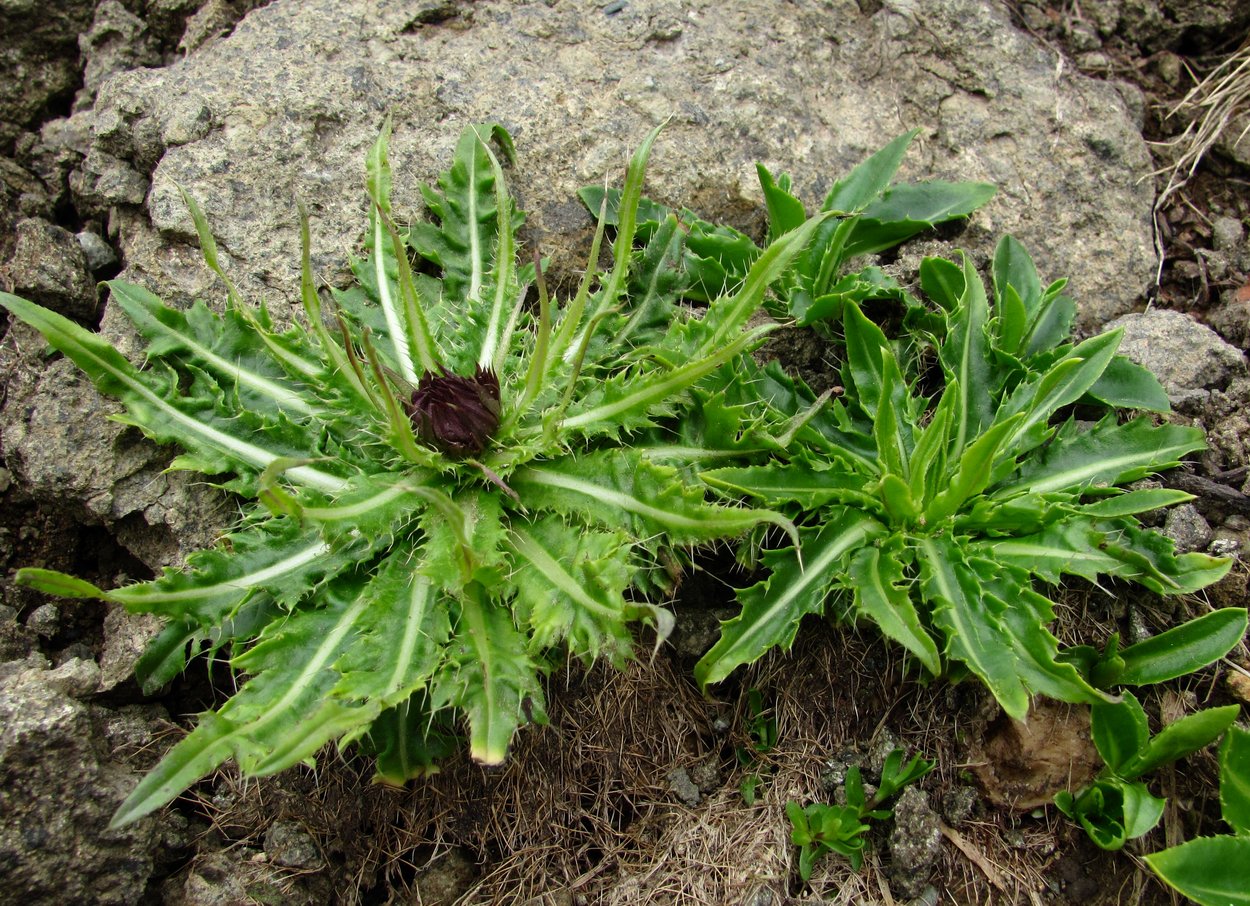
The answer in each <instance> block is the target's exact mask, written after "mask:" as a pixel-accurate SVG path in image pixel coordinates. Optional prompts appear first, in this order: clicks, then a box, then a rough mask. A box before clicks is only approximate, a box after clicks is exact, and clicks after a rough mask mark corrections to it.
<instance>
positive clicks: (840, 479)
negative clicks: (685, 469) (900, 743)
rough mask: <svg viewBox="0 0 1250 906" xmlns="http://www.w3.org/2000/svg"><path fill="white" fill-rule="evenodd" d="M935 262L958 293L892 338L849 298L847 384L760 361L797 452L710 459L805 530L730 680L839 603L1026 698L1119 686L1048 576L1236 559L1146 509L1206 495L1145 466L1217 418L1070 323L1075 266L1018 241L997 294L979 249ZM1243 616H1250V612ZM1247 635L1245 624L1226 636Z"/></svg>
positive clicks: (718, 675) (1191, 579)
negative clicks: (1150, 482)
mask: <svg viewBox="0 0 1250 906" xmlns="http://www.w3.org/2000/svg"><path fill="white" fill-rule="evenodd" d="M921 274H922V286H923V288H924V289H925V290H926V291H927V294H928V295H929V296H930V298H931V299H933V300H934V301H936V302H937V310H936V311H935V312H933V313H932V316H931V317H929V318H927V319H913V321H914V323H916V324H925V325H928V326H929V328H931V329H929V330H927V331H926V332H923V333H921V332H919V329H917V332H914V333H913V334H912V335H910V336H905V337H904V338H903V339H902V340H899V341H896V342H891V341H890V340H889V339H887V337H886V336H885V334H884V333H883V331H882V330H881V328H880V327H878V326H877V324H875V323H874V322H873V321H872V320H870V319H869V318H868V317H867V316H866V315H865V314H864V312H863V311H862V310H861V308H860V306H859V305H858V304H856V302H855V300H853V299H850V298H847V299H844V300H843V301H842V304H841V305H840V306H839V308H840V310H839V311H838V312H837V313H836V315H837V316H838V317H840V320H841V323H842V325H843V332H844V337H845V362H844V365H843V367H842V372H841V380H842V385H843V386H842V387H841V388H839V389H838V393H840V396H838V397H837V398H834V395H835V394H834V391H830V392H827V393H825V394H823V395H821V396H820V397H817V396H816V395H815V394H813V393H812V392H811V391H810V390H808V389H807V388H806V387H805V386H804V385H803V384H802V383H801V382H798V381H793V380H790V379H787V378H786V377H785V376H784V375H782V374H780V373H779V372H778V371H776V370H775V369H760V370H759V371H758V373H757V374H755V375H754V376H753V377H752V378H751V380H753V382H754V385H755V386H756V387H757V388H758V391H759V393H760V394H761V395H762V396H763V397H764V398H766V399H767V400H768V401H769V406H768V411H767V412H765V413H762V414H761V415H760V421H761V425H762V426H764V430H767V427H766V426H767V425H768V424H770V423H778V422H786V423H789V424H794V423H795V420H796V419H801V420H802V426H801V427H800V428H799V429H798V430H797V431H796V432H795V433H794V435H793V439H794V442H793V443H792V444H790V445H789V446H788V448H787V449H786V450H785V452H784V453H783V454H781V455H776V454H774V455H773V456H772V457H770V458H769V459H768V460H766V461H761V462H759V463H757V464H755V465H750V466H745V467H742V466H730V467H725V468H716V469H709V470H707V471H705V472H703V478H704V480H705V481H707V482H708V483H709V484H710V485H711V486H713V487H715V488H718V489H720V490H721V491H722V492H723V493H725V494H726V495H728V496H734V497H739V496H745V497H747V498H750V499H752V500H753V501H755V502H756V503H758V504H760V505H763V506H768V507H775V508H780V509H782V510H783V511H784V512H786V513H787V514H788V515H790V516H791V517H792V518H793V519H794V520H795V522H796V523H797V524H799V525H800V526H801V527H800V536H801V545H799V546H797V547H795V546H790V547H785V548H782V549H779V550H772V551H767V552H765V553H764V554H763V555H762V557H761V559H762V563H763V565H764V566H765V567H766V568H767V569H768V571H769V575H768V576H767V578H765V579H764V580H763V581H761V582H759V583H758V584H756V585H754V586H752V587H750V588H746V589H743V590H742V591H741V592H740V593H739V595H738V599H739V602H740V604H741V612H740V613H739V615H738V616H736V617H734V618H733V619H731V620H729V621H727V622H725V623H723V624H722V631H721V637H720V639H719V640H718V641H717V643H716V644H715V645H714V646H713V647H712V649H711V650H710V651H709V652H708V653H707V654H706V655H705V656H704V657H703V659H702V660H701V661H700V662H699V663H698V665H697V667H696V675H697V677H698V679H699V681H700V682H701V683H703V684H705V685H706V684H710V683H715V682H718V681H720V680H723V679H724V678H725V677H727V676H728V675H729V674H730V672H731V671H733V669H734V668H735V667H737V666H739V665H742V664H746V663H750V662H752V661H754V660H756V659H757V658H759V657H760V656H761V655H762V654H763V653H764V652H765V651H767V650H769V649H770V648H773V647H778V646H780V647H788V646H789V645H790V644H791V642H792V641H793V639H794V636H795V633H796V631H797V629H798V626H799V622H800V620H801V619H802V618H803V617H804V616H805V615H807V614H814V613H823V612H828V613H830V614H832V615H833V616H835V617H837V618H840V619H844V620H849V621H856V620H865V621H868V622H871V623H875V624H876V625H877V627H878V628H879V629H880V630H881V632H882V633H884V634H885V635H886V636H887V637H889V638H891V639H893V640H894V641H896V642H898V643H900V644H902V645H903V646H904V647H905V648H906V649H907V651H908V652H909V653H910V654H911V655H912V656H913V657H914V658H915V659H916V661H917V662H918V663H919V664H920V665H921V666H922V667H923V668H924V670H925V671H927V673H929V674H931V675H935V676H936V675H942V674H946V673H951V674H953V675H956V676H958V675H959V674H961V673H962V672H964V671H970V672H971V673H973V674H975V675H976V676H977V677H979V678H980V679H981V680H982V681H983V682H984V683H985V684H986V686H987V687H988V688H989V690H990V691H991V692H992V693H993V694H994V696H995V697H996V698H997V700H998V701H999V703H1000V704H1001V705H1002V707H1003V709H1004V710H1005V711H1006V712H1007V713H1008V714H1010V715H1011V716H1012V717H1017V718H1019V717H1023V716H1024V715H1025V713H1026V712H1027V710H1028V706H1029V699H1030V696H1031V695H1033V694H1044V695H1047V696H1050V697H1052V698H1056V699H1060V700H1064V701H1072V702H1090V703H1093V702H1098V701H1102V700H1106V699H1107V698H1108V696H1107V695H1106V693H1104V692H1102V691H1101V690H1100V689H1098V688H1096V687H1095V686H1094V685H1092V684H1091V683H1090V682H1088V681H1087V679H1086V678H1085V677H1084V676H1083V675H1082V673H1081V672H1080V670H1078V669H1077V667H1076V666H1075V665H1074V664H1072V663H1069V662H1067V661H1066V660H1065V659H1063V658H1061V657H1060V652H1059V649H1058V642H1057V640H1056V639H1055V637H1054V636H1053V635H1052V634H1051V632H1050V630H1049V626H1050V623H1051V622H1052V619H1053V607H1052V602H1051V601H1050V600H1049V599H1048V598H1047V597H1046V596H1045V595H1043V594H1042V593H1041V592H1040V591H1039V590H1038V588H1037V585H1038V581H1037V580H1040V581H1041V582H1044V583H1047V584H1052V585H1053V584H1057V583H1058V582H1059V581H1060V580H1061V578H1062V577H1063V576H1064V575H1074V576H1080V577H1082V578H1085V579H1088V580H1090V581H1097V580H1098V579H1099V578H1100V577H1103V576H1113V577H1116V578H1119V579H1125V580H1131V581H1134V582H1137V583H1138V584H1140V585H1143V586H1145V587H1146V588H1148V589H1150V590H1151V591H1153V592H1156V593H1160V594H1184V593H1191V592H1194V591H1197V590H1198V589H1200V588H1202V587H1204V586H1206V585H1207V584H1209V583H1211V582H1213V581H1215V580H1216V579H1218V578H1220V577H1221V576H1222V575H1224V573H1225V572H1226V571H1227V570H1228V568H1229V562H1228V561H1227V560H1220V559H1214V558H1211V557H1208V556H1206V555H1203V554H1199V553H1189V554H1183V555H1177V554H1176V552H1175V550H1174V548H1173V545H1172V543H1171V542H1170V541H1169V540H1168V539H1167V538H1165V537H1163V536H1162V535H1159V534H1158V533H1156V532H1153V531H1150V530H1147V529H1145V528H1143V527H1142V526H1141V525H1140V524H1139V522H1138V520H1137V516H1138V515H1139V514H1141V513H1144V512H1146V511H1150V510H1156V509H1159V508H1161V507H1166V506H1169V505H1172V504H1175V503H1178V502H1181V501H1183V500H1187V499H1190V496H1189V495H1188V494H1184V493H1182V492H1179V491H1174V490H1169V489H1166V488H1137V489H1132V488H1129V487H1126V485H1128V484H1129V483H1131V482H1134V481H1136V480H1137V479H1140V478H1143V477H1145V476H1147V475H1150V474H1152V473H1155V472H1158V471H1161V470H1164V469H1168V468H1171V467H1173V466H1176V465H1178V464H1179V463H1180V461H1181V460H1182V459H1183V457H1185V456H1186V455H1187V454H1189V453H1191V452H1193V451H1195V450H1199V449H1202V447H1203V437H1202V433H1201V431H1199V430H1198V429H1195V428H1190V427H1183V426H1179V425H1174V424H1168V423H1162V424H1156V422H1155V420H1154V419H1152V418H1151V417H1150V416H1149V415H1144V414H1142V415H1137V416H1136V417H1133V418H1127V419H1125V418H1121V417H1120V416H1119V414H1118V413H1117V408H1118V407H1125V408H1134V409H1139V410H1153V411H1156V412H1162V411H1165V410H1166V409H1167V398H1166V396H1165V395H1164V394H1163V392H1162V390H1161V389H1160V387H1159V385H1158V382H1157V381H1156V380H1155V379H1154V378H1153V376H1151V375H1150V374H1149V372H1147V371H1146V370H1145V369H1143V368H1140V367H1139V366H1137V365H1134V364H1133V363H1132V362H1129V361H1128V360H1127V359H1124V358H1123V357H1122V356H1119V355H1118V354H1117V348H1118V346H1119V342H1120V333H1119V332H1118V331H1114V332H1110V333H1104V334H1102V335H1099V336H1096V337H1092V338H1090V339H1088V340H1085V341H1084V342H1082V343H1079V344H1076V343H1073V342H1072V341H1071V340H1070V333H1071V321H1072V315H1073V313H1074V312H1075V305H1074V303H1072V301H1071V300H1070V299H1069V298H1067V297H1066V296H1064V295H1062V292H1061V290H1062V289H1063V284H1062V283H1055V284H1052V285H1051V286H1049V287H1046V288H1043V287H1042V284H1041V283H1040V281H1039V280H1038V277H1037V273H1036V270H1035V268H1034V266H1033V263H1032V261H1031V260H1030V259H1029V257H1028V255H1027V254H1026V253H1025V252H1024V250H1023V248H1022V247H1021V246H1020V245H1019V243H1017V242H1015V241H1014V240H1012V239H1005V240H1004V241H1003V242H1002V243H1001V244H1000V246H999V249H998V252H997V254H996V256H995V262H994V274H993V288H994V303H995V304H994V306H993V307H992V308H991V306H990V303H989V298H988V297H987V294H986V291H985V287H984V285H983V284H982V282H981V278H980V276H979V275H978V274H977V273H976V271H975V270H974V268H973V267H972V266H971V265H970V264H969V263H968V262H967V261H965V262H964V263H963V264H962V265H959V264H956V263H954V262H951V261H945V260H943V259H929V260H927V261H926V262H925V265H924V267H922V271H921ZM916 305H918V303H916ZM913 307H914V306H913ZM900 349H902V350H906V351H907V353H908V354H907V355H906V356H901V355H900V354H899V350H900ZM1232 616H1233V622H1240V624H1241V625H1242V627H1243V628H1244V625H1245V614H1244V611H1239V612H1236V613H1233V614H1232ZM1229 639H1231V641H1229ZM1235 642H1236V638H1235V635H1233V634H1230V635H1228V636H1226V637H1225V638H1224V639H1223V641H1222V642H1221V643H1220V644H1222V645H1223V647H1222V648H1219V646H1218V645H1217V648H1218V651H1217V652H1216V653H1214V655H1213V656H1214V657H1218V656H1220V655H1221V654H1223V653H1224V652H1226V651H1227V650H1228V647H1230V646H1231V644H1235ZM1204 663H1205V661H1204Z"/></svg>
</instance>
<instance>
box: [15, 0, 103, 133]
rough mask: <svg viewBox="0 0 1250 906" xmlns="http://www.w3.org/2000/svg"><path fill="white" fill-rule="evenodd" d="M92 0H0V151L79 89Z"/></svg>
mask: <svg viewBox="0 0 1250 906" xmlns="http://www.w3.org/2000/svg"><path fill="white" fill-rule="evenodd" d="M92 5H93V4H92V0H59V2H57V3H44V2H41V0H0V34H3V35H4V36H5V38H4V40H3V41H0V149H3V148H5V147H7V146H8V145H9V144H10V143H11V142H12V141H13V140H14V139H15V138H16V137H17V136H18V134H20V132H21V131H22V130H23V129H27V128H29V127H30V126H32V125H34V123H35V122H36V121H37V120H38V119H39V118H40V116H42V115H45V114H46V113H47V112H48V111H49V110H50V109H51V108H52V107H54V106H55V105H57V104H59V103H64V104H66V105H68V102H69V100H70V98H72V97H73V94H74V89H75V88H76V87H77V85H78V80H79V75H80V70H79V65H78V35H79V33H80V32H82V31H83V30H85V29H86V27H87V24H88V23H89V22H90V21H91V8H92Z"/></svg>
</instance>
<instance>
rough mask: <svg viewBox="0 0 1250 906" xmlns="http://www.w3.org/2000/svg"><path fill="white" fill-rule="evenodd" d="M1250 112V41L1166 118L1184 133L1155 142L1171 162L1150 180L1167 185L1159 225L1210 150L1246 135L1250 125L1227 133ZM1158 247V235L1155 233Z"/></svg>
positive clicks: (1159, 209) (1161, 198)
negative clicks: (1164, 180)
mask: <svg viewBox="0 0 1250 906" xmlns="http://www.w3.org/2000/svg"><path fill="white" fill-rule="evenodd" d="M1246 113H1250V38H1248V39H1247V41H1246V42H1245V43H1244V44H1243V45H1242V47H1241V49H1240V50H1238V51H1237V52H1236V53H1234V54H1232V55H1231V56H1229V57H1228V58H1227V59H1226V60H1224V61H1223V62H1222V63H1220V64H1219V65H1218V66H1216V67H1215V69H1213V70H1212V71H1211V72H1210V73H1209V74H1208V75H1207V76H1206V77H1205V78H1203V79H1201V80H1198V81H1197V84H1195V85H1194V87H1193V88H1192V89H1190V91H1189V93H1188V94H1186V95H1185V97H1184V98H1182V99H1181V101H1180V102H1179V103H1178V104H1177V105H1176V106H1175V107H1173V108H1172V110H1170V111H1169V112H1168V114H1167V117H1166V118H1167V119H1169V120H1178V121H1183V122H1185V123H1186V125H1185V128H1184V130H1183V131H1182V132H1181V134H1180V135H1177V136H1176V137H1175V138H1172V139H1169V140H1168V141H1166V142H1155V143H1153V145H1154V148H1155V149H1156V152H1157V153H1158V154H1159V155H1160V156H1162V157H1164V158H1167V159H1168V160H1169V163H1168V164H1167V165H1166V166H1164V167H1161V168H1160V169H1158V170H1156V171H1155V172H1154V173H1152V174H1151V176H1166V177H1167V183H1166V184H1165V185H1164V187H1163V190H1162V191H1161V192H1160V193H1159V195H1158V197H1157V198H1156V199H1155V206H1154V214H1155V223H1156V224H1158V223H1159V221H1160V217H1161V216H1162V212H1163V211H1164V209H1165V207H1166V205H1167V204H1168V203H1169V202H1170V201H1171V200H1172V197H1173V196H1174V195H1176V194H1177V193H1179V192H1180V191H1181V190H1182V189H1183V188H1184V187H1185V184H1186V183H1188V182H1189V180H1190V179H1191V178H1192V177H1193V175H1194V173H1196V172H1197V170H1198V167H1199V165H1200V164H1201V163H1202V161H1203V159H1205V158H1206V156H1207V154H1208V153H1209V152H1210V150H1211V149H1212V148H1213V147H1215V145H1216V144H1217V143H1218V142H1219V141H1220V140H1221V139H1226V140H1228V141H1229V144H1231V145H1236V144H1238V143H1239V142H1240V141H1241V140H1242V139H1243V138H1245V136H1246V134H1247V133H1250V122H1247V124H1246V126H1245V128H1243V129H1242V130H1241V132H1240V134H1238V135H1237V136H1236V138H1231V139H1229V135H1228V133H1229V132H1230V127H1231V126H1232V125H1233V122H1234V120H1236V119H1237V118H1238V116H1240V115H1241V114H1246ZM1155 232H1156V242H1157V243H1161V240H1160V239H1159V238H1158V236H1159V230H1157V229H1156V231H1155ZM1157 251H1158V253H1159V274H1160V275H1161V274H1162V273H1163V261H1164V250H1163V249H1162V247H1160V248H1158V249H1157Z"/></svg>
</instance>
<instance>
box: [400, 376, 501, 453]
mask: <svg viewBox="0 0 1250 906" xmlns="http://www.w3.org/2000/svg"><path fill="white" fill-rule="evenodd" d="M408 416H409V418H411V419H412V426H413V428H414V429H415V430H416V432H417V437H419V438H420V439H421V441H422V442H423V443H426V444H429V445H430V446H431V447H434V448H436V449H438V450H442V451H443V452H444V453H446V454H447V455H448V456H472V455H474V454H477V453H481V452H482V450H483V449H485V447H486V442H487V441H489V440H490V438H491V435H492V434H494V433H495V430H496V429H497V428H498V427H499V378H498V377H496V376H495V373H494V372H493V371H491V370H490V369H487V368H479V369H478V370H477V374H476V375H474V376H473V377H471V378H469V377H461V376H460V375H458V374H450V373H448V372H447V371H446V370H445V369H444V370H443V373H442V374H434V373H433V372H428V371H427V372H426V373H425V374H424V375H422V376H421V380H420V381H419V382H418V383H417V389H416V392H415V393H413V395H412V400H411V401H409V403H408Z"/></svg>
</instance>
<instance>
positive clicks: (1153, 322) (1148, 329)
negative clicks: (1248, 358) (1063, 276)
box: [1107, 309, 1246, 411]
mask: <svg viewBox="0 0 1250 906" xmlns="http://www.w3.org/2000/svg"><path fill="white" fill-rule="evenodd" d="M1117 327H1122V328H1123V329H1124V339H1123V340H1122V341H1121V342H1120V352H1122V353H1123V354H1124V355H1126V356H1128V357H1129V358H1130V359H1132V360H1133V361H1134V362H1137V363H1138V364H1139V365H1144V366H1145V367H1147V368H1149V369H1150V370H1151V371H1153V372H1154V373H1155V376H1156V377H1158V378H1159V382H1160V383H1161V384H1162V385H1163V389H1164V390H1165V391H1167V394H1168V398H1169V399H1170V400H1171V401H1172V405H1173V406H1175V407H1177V408H1178V409H1182V410H1183V411H1190V410H1193V409H1194V408H1196V407H1197V406H1200V405H1201V404H1203V403H1205V402H1206V401H1207V400H1208V399H1209V398H1210V389H1211V388H1222V387H1225V386H1227V384H1228V382H1229V381H1230V380H1231V379H1232V378H1233V377H1234V376H1235V375H1237V374H1241V373H1244V372H1245V369H1246V363H1245V360H1244V358H1243V356H1242V354H1241V352H1240V351H1239V350H1238V349H1236V348H1235V347H1233V346H1230V345H1228V344H1227V343H1225V342H1224V341H1223V340H1222V339H1220V337H1219V334H1217V333H1216V332H1215V331H1213V330H1212V329H1211V328H1209V327H1205V326H1204V325H1202V324H1199V323H1198V322H1197V321H1195V320H1194V319H1193V318H1190V317H1189V316H1188V315H1185V314H1183V313H1181V312H1178V311H1168V310H1166V309H1152V310H1151V311H1147V312H1142V313H1140V314H1131V315H1125V316H1124V317H1122V318H1117V319H1116V320H1114V321H1112V322H1111V323H1110V324H1108V325H1107V328H1108V329H1114V328H1117Z"/></svg>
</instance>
